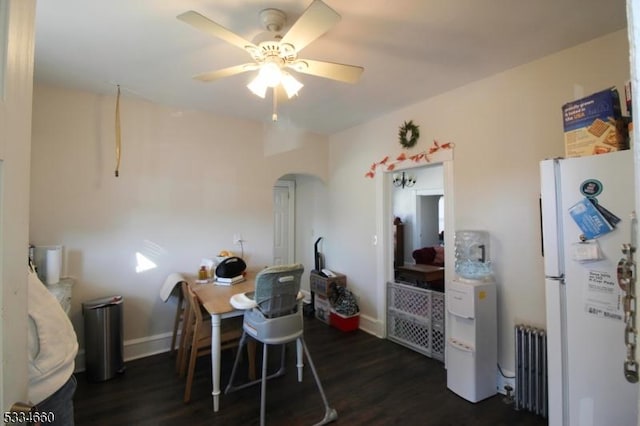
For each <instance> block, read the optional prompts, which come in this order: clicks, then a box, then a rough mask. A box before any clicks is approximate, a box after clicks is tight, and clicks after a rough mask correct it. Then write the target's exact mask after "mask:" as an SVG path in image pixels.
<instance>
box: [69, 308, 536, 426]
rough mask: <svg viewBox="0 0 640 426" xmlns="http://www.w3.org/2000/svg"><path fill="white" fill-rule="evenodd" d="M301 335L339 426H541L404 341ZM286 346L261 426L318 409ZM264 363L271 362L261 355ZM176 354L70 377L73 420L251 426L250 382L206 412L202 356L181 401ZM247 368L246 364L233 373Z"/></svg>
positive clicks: (320, 326) (255, 399)
mask: <svg viewBox="0 0 640 426" xmlns="http://www.w3.org/2000/svg"><path fill="white" fill-rule="evenodd" d="M305 341H306V343H307V346H308V347H309V351H310V353H311V356H312V357H313V361H314V363H315V366H316V368H317V370H318V374H319V376H320V379H321V381H322V385H323V387H324V390H325V393H326V395H327V398H328V400H329V404H330V405H331V406H332V407H333V408H335V409H336V410H337V412H338V420H337V421H336V422H335V423H334V424H342V425H437V426H446V425H451V426H454V425H455V426H464V425H474V426H475V425H479V426H482V425H487V426H489V425H491V426H500V425H505V426H507V425H508V426H511V425H523V426H534V425H535V426H537V425H546V424H547V422H546V420H545V419H544V418H542V417H540V416H537V415H534V414H532V413H530V412H526V411H516V410H515V409H514V408H513V406H512V405H509V404H506V403H505V402H503V399H504V397H503V396H502V395H497V396H495V397H492V398H489V399H487V400H485V401H482V402H479V403H475V404H473V403H470V402H468V401H466V400H464V399H462V398H460V397H459V396H457V395H456V394H454V393H453V392H451V391H449V390H448V389H447V385H446V370H445V369H444V364H442V363H441V362H439V361H436V360H434V359H431V358H428V357H425V356H424V355H421V354H419V353H417V352H414V351H412V350H410V349H408V348H406V347H404V346H401V345H398V344H395V343H393V342H390V341H388V340H384V339H378V338H376V337H374V336H371V335H369V334H367V333H364V332H362V331H355V332H350V333H343V332H341V331H339V330H337V329H334V328H331V327H328V326H326V325H325V324H324V323H322V322H320V321H318V320H317V319H306V320H305ZM294 354H295V351H294V346H291V347H290V348H289V350H288V351H287V358H286V366H287V373H286V374H285V375H284V376H282V377H280V378H276V379H272V380H270V381H269V382H268V385H267V424H268V425H273V426H275V425H287V426H295V425H310V424H314V423H316V422H318V421H319V420H321V419H322V417H323V415H324V407H323V404H322V399H321V397H320V393H319V392H318V391H317V388H316V386H315V382H314V380H313V376H312V373H311V370H310V369H309V368H308V367H305V370H304V374H305V376H304V380H303V382H302V383H298V382H297V379H296V377H297V374H296V368H295V359H294V358H295V356H294ZM233 356H234V354H232V353H231V352H225V353H223V357H222V385H223V387H224V386H226V384H227V382H228V379H229V375H230V371H231V366H232V364H233ZM269 359H270V361H272V362H270V366H271V367H272V368H275V367H276V366H277V361H279V352H278V351H272V350H270V351H269ZM174 365H175V359H174V358H173V357H172V356H171V355H170V354H169V353H165V354H160V355H155V356H151V357H147V358H143V359H139V360H135V361H131V362H128V363H127V364H126V371H125V373H123V374H121V375H118V376H116V377H115V378H113V379H111V380H108V381H105V382H99V383H91V382H88V381H87V379H86V377H85V375H84V374H83V373H78V375H77V376H78V377H77V378H78V389H77V392H76V395H75V399H74V403H75V418H76V425H78V426H85V425H86V426H91V425H182V424H184V425H194V426H195V425H212V424H217V425H257V424H258V423H259V422H258V420H259V413H260V392H259V391H260V389H259V386H253V387H251V388H247V389H243V390H239V391H236V392H234V393H231V394H223V395H222V396H221V398H220V411H219V412H218V413H214V412H213V410H212V398H211V366H210V360H209V358H208V356H205V357H202V358H200V359H199V360H198V365H197V367H196V375H195V379H194V384H193V389H192V397H191V402H190V403H189V404H184V403H183V402H182V398H183V393H184V382H185V381H184V379H181V378H180V377H178V375H177V374H176V373H175V368H174ZM241 371H242V372H243V374H246V373H245V371H246V368H242V370H241Z"/></svg>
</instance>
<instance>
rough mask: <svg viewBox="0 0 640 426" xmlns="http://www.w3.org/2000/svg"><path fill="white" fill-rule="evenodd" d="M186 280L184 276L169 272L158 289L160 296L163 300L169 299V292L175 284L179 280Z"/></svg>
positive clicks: (179, 281)
mask: <svg viewBox="0 0 640 426" xmlns="http://www.w3.org/2000/svg"><path fill="white" fill-rule="evenodd" d="M183 281H186V280H185V279H184V277H183V276H182V275H180V274H178V273H176V272H173V273H171V274H169V276H168V277H167V279H166V280H164V284H163V285H162V288H161V289H160V298H161V299H162V301H163V302H166V301H167V300H169V296H171V292H172V291H173V289H174V288H175V287H176V285H178V284H180V283H181V282H183Z"/></svg>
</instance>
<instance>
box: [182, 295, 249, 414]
mask: <svg viewBox="0 0 640 426" xmlns="http://www.w3.org/2000/svg"><path fill="white" fill-rule="evenodd" d="M182 293H183V294H184V299H185V300H186V301H187V304H186V309H187V312H186V316H185V318H186V320H185V327H184V333H183V334H184V340H183V345H182V346H181V351H182V353H181V355H180V357H181V362H180V363H181V365H180V370H179V371H180V376H181V377H184V374H185V370H186V373H187V381H186V387H185V390H184V402H185V403H187V402H189V401H190V400H191V387H192V385H193V375H194V372H195V366H196V360H197V358H198V357H199V356H202V355H209V354H211V321H210V318H209V317H208V316H207V315H206V312H203V308H202V306H201V305H200V302H199V300H198V298H197V297H196V295H195V293H194V292H193V291H192V290H191V288H190V286H189V284H188V283H186V282H183V283H182ZM238 319H239V322H238V323H236V324H233V321H230V320H224V321H223V324H222V330H221V332H220V348H221V350H225V349H229V348H237V347H238V344H239V342H240V337H241V335H242V318H238ZM231 320H232V319H231ZM225 323H226V324H225ZM247 348H248V359H249V377H251V378H255V375H256V373H255V348H256V344H255V342H253V344H252V345H251V346H248V347H247ZM187 359H188V360H189V361H188V365H187Z"/></svg>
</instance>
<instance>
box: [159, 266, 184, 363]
mask: <svg viewBox="0 0 640 426" xmlns="http://www.w3.org/2000/svg"><path fill="white" fill-rule="evenodd" d="M183 282H186V281H185V279H184V277H183V276H182V275H181V274H179V273H175V272H174V273H171V274H170V275H169V276H168V277H167V278H166V280H165V282H164V284H163V286H162V288H161V289H160V298H161V299H162V301H163V302H167V301H168V300H169V297H170V296H171V294H177V296H178V303H177V306H176V315H175V318H174V320H173V334H172V336H171V353H172V354H176V350H177V357H176V371H177V370H178V368H179V366H180V362H181V359H180V356H181V353H182V347H183V344H184V331H185V330H184V328H185V325H186V324H185V321H184V320H185V318H186V316H185V312H186V311H185V309H186V308H187V303H186V301H185V298H184V294H183V292H182V283H183ZM176 289H177V291H176ZM181 323H182V333H181V336H180V342H179V343H178V346H177V347H176V343H177V342H176V341H177V340H178V329H179V328H180V324H181Z"/></svg>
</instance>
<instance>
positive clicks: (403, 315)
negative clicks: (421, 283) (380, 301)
mask: <svg viewBox="0 0 640 426" xmlns="http://www.w3.org/2000/svg"><path fill="white" fill-rule="evenodd" d="M387 306H388V310H387V337H388V338H389V340H392V341H394V342H396V343H400V344H401V345H404V346H407V347H409V348H411V349H413V350H415V351H416V352H420V353H422V354H424V355H427V356H429V357H432V358H435V359H438V360H440V361H444V345H445V329H444V293H440V292H436V291H433V290H427V289H424V288H420V287H414V286H411V285H407V284H402V283H395V282H390V283H388V284H387Z"/></svg>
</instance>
